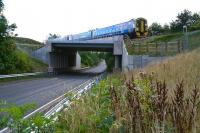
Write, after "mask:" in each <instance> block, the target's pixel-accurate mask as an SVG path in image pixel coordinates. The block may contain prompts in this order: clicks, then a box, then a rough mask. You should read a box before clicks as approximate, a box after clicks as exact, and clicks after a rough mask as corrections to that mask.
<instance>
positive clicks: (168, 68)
mask: <svg viewBox="0 0 200 133" xmlns="http://www.w3.org/2000/svg"><path fill="white" fill-rule="evenodd" d="M140 71H144V72H146V73H149V74H150V73H154V74H155V76H156V78H157V79H159V80H165V81H166V83H167V86H168V88H169V89H170V90H171V88H174V87H175V85H176V83H177V82H179V81H182V80H183V81H184V86H185V87H184V89H185V91H189V92H190V91H191V89H190V88H193V87H194V85H197V86H199V85H200V48H198V49H196V50H194V51H192V52H188V53H182V54H179V55H177V56H175V57H173V58H170V59H168V60H165V61H164V62H162V63H157V64H153V65H149V66H147V67H145V68H144V69H142V70H135V71H132V72H128V73H126V76H127V77H129V78H131V76H132V75H138V73H139V72H140Z"/></svg>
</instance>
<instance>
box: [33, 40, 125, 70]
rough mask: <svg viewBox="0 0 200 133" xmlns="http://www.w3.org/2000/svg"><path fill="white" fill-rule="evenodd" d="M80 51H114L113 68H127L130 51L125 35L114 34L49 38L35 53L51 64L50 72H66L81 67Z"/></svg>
mask: <svg viewBox="0 0 200 133" xmlns="http://www.w3.org/2000/svg"><path fill="white" fill-rule="evenodd" d="M78 51H100V52H112V53H113V56H114V68H113V70H122V71H124V70H126V68H127V67H128V53H127V50H126V48H125V44H124V40H123V36H114V37H107V38H100V39H94V40H86V41H78V40H66V39H65V38H57V39H52V40H48V41H47V42H46V44H45V46H44V47H43V48H40V49H38V50H37V51H35V53H34V55H35V56H36V57H37V58H40V59H42V60H43V61H44V62H46V63H48V64H49V68H48V71H49V72H58V73H59V72H64V71H70V70H74V69H80V68H81V57H80V55H79V54H78Z"/></svg>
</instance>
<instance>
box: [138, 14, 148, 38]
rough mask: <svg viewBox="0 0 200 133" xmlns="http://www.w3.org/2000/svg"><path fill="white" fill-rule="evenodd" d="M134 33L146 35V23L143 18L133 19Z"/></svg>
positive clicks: (140, 35)
mask: <svg viewBox="0 0 200 133" xmlns="http://www.w3.org/2000/svg"><path fill="white" fill-rule="evenodd" d="M135 34H136V37H138V38H141V37H146V36H147V35H148V25H147V20H146V19H145V18H138V19H136V21H135Z"/></svg>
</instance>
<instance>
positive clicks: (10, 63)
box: [0, 0, 24, 73]
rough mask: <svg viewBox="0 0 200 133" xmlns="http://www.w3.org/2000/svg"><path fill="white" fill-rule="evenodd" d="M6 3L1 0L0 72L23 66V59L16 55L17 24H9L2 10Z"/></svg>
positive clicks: (7, 71)
mask: <svg viewBox="0 0 200 133" xmlns="http://www.w3.org/2000/svg"><path fill="white" fill-rule="evenodd" d="M3 9H4V4H3V2H2V0H0V51H1V52H0V73H9V72H11V71H13V70H15V69H16V67H17V66H20V67H21V66H23V65H22V63H24V62H23V60H19V58H18V56H17V55H16V45H15V42H14V41H13V39H12V37H13V36H14V33H13V31H14V30H15V28H16V24H11V25H9V24H8V21H7V19H6V17H5V16H4V15H3V13H2V11H3Z"/></svg>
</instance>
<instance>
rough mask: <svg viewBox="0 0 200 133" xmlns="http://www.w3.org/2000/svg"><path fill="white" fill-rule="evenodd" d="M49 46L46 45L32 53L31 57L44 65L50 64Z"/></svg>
mask: <svg viewBox="0 0 200 133" xmlns="http://www.w3.org/2000/svg"><path fill="white" fill-rule="evenodd" d="M49 49H50V46H49V45H45V46H44V47H42V48H40V49H37V50H36V51H33V52H32V53H31V56H32V57H34V58H37V59H39V60H41V61H42V62H43V63H46V64H49Z"/></svg>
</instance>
